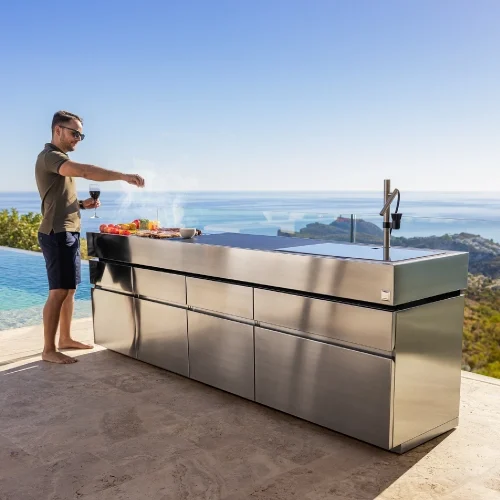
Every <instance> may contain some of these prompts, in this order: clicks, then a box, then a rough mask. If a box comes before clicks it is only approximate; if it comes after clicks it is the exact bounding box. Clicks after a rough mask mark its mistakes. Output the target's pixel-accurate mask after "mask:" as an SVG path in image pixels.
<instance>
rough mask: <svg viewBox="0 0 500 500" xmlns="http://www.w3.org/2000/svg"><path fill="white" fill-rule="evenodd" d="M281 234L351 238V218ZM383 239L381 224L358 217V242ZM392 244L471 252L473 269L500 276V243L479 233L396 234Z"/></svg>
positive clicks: (346, 239)
mask: <svg viewBox="0 0 500 500" xmlns="http://www.w3.org/2000/svg"><path fill="white" fill-rule="evenodd" d="M396 234H397V233H396ZM278 235H280V236H295V237H298V238H314V239H321V240H327V241H338V242H349V241H350V236H351V220H350V219H347V218H344V217H339V218H337V219H336V220H335V221H333V222H331V223H330V224H322V223H319V222H314V223H312V224H308V225H307V226H306V227H304V228H302V229H301V230H300V231H299V232H297V233H289V232H284V231H278ZM393 235H394V232H393ZM382 240H383V231H382V228H381V227H379V226H377V225H376V224H373V223H372V222H368V221H365V220H362V219H358V220H357V221H356V243H362V244H369V245H381V244H382ZM391 245H392V246H401V247H409V248H428V249H435V250H451V251H458V252H469V272H470V273H472V274H482V275H484V276H487V277H489V278H491V279H500V244H498V243H495V242H494V241H493V240H488V239H486V238H483V237H482V236H479V235H475V234H469V233H460V234H453V235H450V234H444V235H442V236H415V237H412V238H404V237H397V236H393V237H392V238H391Z"/></svg>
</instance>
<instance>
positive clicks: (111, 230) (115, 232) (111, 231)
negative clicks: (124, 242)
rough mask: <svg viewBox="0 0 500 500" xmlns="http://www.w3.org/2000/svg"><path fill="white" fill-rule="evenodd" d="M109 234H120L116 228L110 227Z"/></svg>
mask: <svg viewBox="0 0 500 500" xmlns="http://www.w3.org/2000/svg"><path fill="white" fill-rule="evenodd" d="M109 232H110V233H111V234H120V230H119V229H117V228H116V227H112V228H111V229H109Z"/></svg>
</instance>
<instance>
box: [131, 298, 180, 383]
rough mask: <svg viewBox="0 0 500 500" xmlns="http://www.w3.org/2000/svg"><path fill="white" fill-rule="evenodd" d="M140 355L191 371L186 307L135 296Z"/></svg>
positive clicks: (174, 368)
mask: <svg viewBox="0 0 500 500" xmlns="http://www.w3.org/2000/svg"><path fill="white" fill-rule="evenodd" d="M135 314H136V321H137V342H136V345H137V359H140V360H141V361H144V362H145V363H149V364H151V365H155V366H158V367H160V368H164V369H165V370H168V371H171V372H175V373H179V374H180V375H184V376H185V377H187V376H188V375H189V362H188V339H187V311H186V310H185V309H180V308H178V307H172V306H168V305H166V304H159V303H157V302H149V301H147V300H141V299H135Z"/></svg>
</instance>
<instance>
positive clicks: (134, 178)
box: [123, 174, 144, 187]
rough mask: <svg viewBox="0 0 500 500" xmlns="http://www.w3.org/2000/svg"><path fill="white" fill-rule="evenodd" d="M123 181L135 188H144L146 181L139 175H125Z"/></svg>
mask: <svg viewBox="0 0 500 500" xmlns="http://www.w3.org/2000/svg"><path fill="white" fill-rule="evenodd" d="M123 180H124V181H125V182H128V183H129V184H132V185H134V186H137V187H144V179H143V178H142V177H141V176H140V175H138V174H125V176H124V179H123Z"/></svg>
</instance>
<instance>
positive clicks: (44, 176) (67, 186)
mask: <svg viewBox="0 0 500 500" xmlns="http://www.w3.org/2000/svg"><path fill="white" fill-rule="evenodd" d="M68 160H69V157H68V155H67V154H66V153H64V152H63V151H61V150H60V149H59V148H58V147H56V146H54V144H51V143H48V144H45V148H44V149H43V151H42V152H41V153H40V154H39V155H38V158H37V159H36V166H35V177H36V184H37V186H38V192H39V193H40V198H41V200H42V215H43V220H42V223H41V224H40V229H39V231H40V232H41V233H44V234H50V232H51V231H54V233H62V232H64V231H69V232H77V233H79V232H80V228H81V226H80V208H79V206H78V198H77V193H76V185H75V181H74V180H73V178H72V177H65V176H63V175H60V174H59V169H60V168H61V165H62V164H63V163H64V162H65V161H68Z"/></svg>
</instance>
